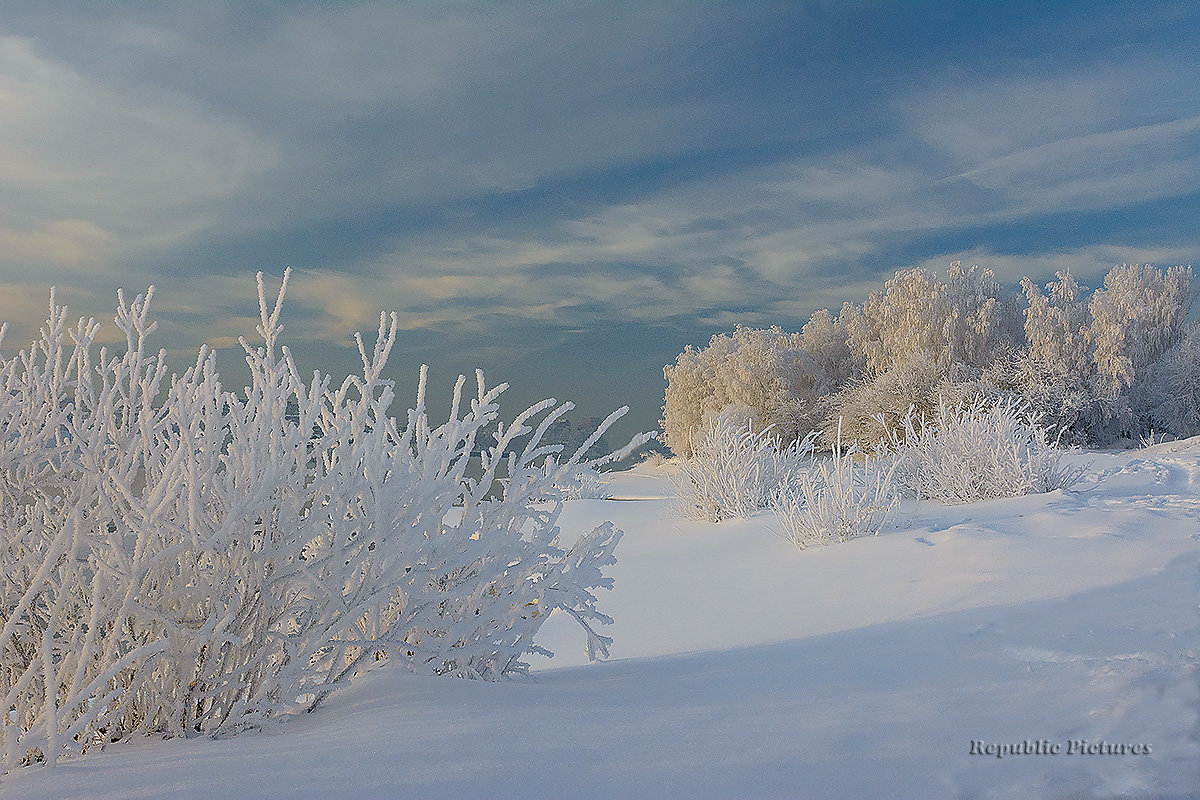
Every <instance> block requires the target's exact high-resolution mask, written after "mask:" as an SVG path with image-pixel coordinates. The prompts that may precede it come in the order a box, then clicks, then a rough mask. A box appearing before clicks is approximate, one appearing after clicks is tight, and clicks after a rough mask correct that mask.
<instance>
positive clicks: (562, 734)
mask: <svg viewBox="0 0 1200 800" xmlns="http://www.w3.org/2000/svg"><path fill="white" fill-rule="evenodd" d="M1072 457H1073V458H1075V459H1077V460H1078V461H1080V462H1084V463H1087V464H1088V471H1087V475H1086V477H1085V478H1084V480H1083V481H1081V482H1080V483H1079V484H1077V485H1076V486H1075V487H1073V488H1072V489H1071V490H1070V491H1068V492H1054V493H1051V494H1047V495H1037V496H1030V497H1024V498H1016V499H1008V500H996V501H990V502H985V503H977V504H973V505H970V506H960V507H954V508H950V507H944V506H940V505H937V504H933V503H929V502H923V503H921V504H919V505H916V504H908V505H906V506H905V508H904V513H903V514H902V515H901V519H900V526H899V527H898V528H896V529H891V530H887V531H885V532H884V533H883V534H881V535H880V536H878V537H874V538H866V539H858V540H853V541H850V542H847V543H845V544H840V545H835V546H832V547H827V548H816V549H808V550H804V551H800V550H797V549H795V548H794V547H793V546H792V545H790V544H788V543H787V542H786V541H784V540H783V539H782V538H781V537H779V536H778V535H776V534H775V533H774V532H773V531H772V525H773V523H774V520H773V516H772V514H771V512H769V511H763V512H760V513H759V514H758V515H757V516H755V517H754V518H753V519H750V520H734V521H727V522H723V523H721V524H719V525H712V524H708V523H699V522H690V521H683V520H680V519H678V518H676V517H673V516H672V515H671V511H670V501H669V499H667V497H668V495H669V493H670V492H669V489H668V487H667V475H668V473H669V471H670V469H671V467H670V465H667V466H664V467H658V468H654V467H649V466H642V467H639V468H636V469H634V470H632V471H630V472H625V473H620V474H616V475H614V476H612V477H611V483H612V486H611V487H610V489H611V493H612V494H613V495H614V496H615V497H618V498H625V499H620V500H607V501H601V500H581V501H574V502H572V503H570V504H569V506H568V509H567V511H566V512H565V513H564V517H563V525H564V528H566V529H568V530H571V529H573V528H579V529H582V528H583V527H584V526H585V525H586V526H588V527H590V526H591V525H594V524H595V522H596V521H599V520H601V519H611V520H613V521H614V522H615V523H616V524H617V525H618V526H619V527H620V528H622V529H623V530H624V531H625V537H624V539H623V540H622V541H621V543H620V545H619V546H618V548H617V557H618V563H617V565H616V566H615V567H613V568H612V574H613V576H614V577H615V579H616V587H615V589H614V591H613V592H612V593H611V594H605V595H604V596H602V598H601V599H602V601H603V605H602V608H603V609H604V610H605V611H606V612H608V613H609V614H611V615H612V616H614V617H615V618H616V622H615V624H614V625H612V626H611V627H610V628H609V629H608V630H606V631H604V632H605V633H606V634H608V635H611V636H613V637H614V639H615V644H614V646H613V658H612V660H610V661H609V662H607V663H601V664H586V663H585V659H584V657H583V652H582V650H583V637H582V633H581V632H580V631H579V630H578V629H577V628H575V627H574V624H573V622H571V621H570V620H569V619H559V618H551V619H550V620H549V621H548V622H547V623H546V625H545V627H544V628H543V630H542V633H541V635H540V640H539V641H541V642H542V643H543V644H544V645H546V646H548V647H550V648H551V649H553V650H555V651H556V652H557V653H558V655H557V656H556V657H555V658H554V659H550V660H545V659H543V660H539V662H538V663H537V664H536V667H537V669H538V671H537V672H536V674H535V679H534V680H533V681H529V682H522V683H515V682H514V683H500V684H494V683H493V684H488V683H480V682H469V681H457V680H448V679H436V678H419V677H413V676H410V675H406V674H397V673H392V672H386V671H379V672H376V673H373V674H371V675H368V676H366V677H365V678H363V679H361V680H360V681H358V682H357V683H356V684H355V685H354V686H352V687H351V688H349V689H348V690H345V691H344V692H342V693H340V694H337V695H334V696H333V697H332V698H331V699H330V701H329V702H328V703H327V704H326V705H324V706H322V707H321V708H320V709H319V710H318V711H317V712H315V713H313V714H311V715H307V716H305V717H303V718H301V719H297V720H294V721H292V722H290V723H288V724H287V725H286V726H284V727H283V729H282V731H281V732H279V733H261V734H253V735H243V736H240V737H236V738H233V739H226V740H220V741H213V740H208V739H200V740H190V741H182V740H173V741H138V742H132V743H129V744H125V745H121V746H116V747H110V748H109V749H108V750H107V751H106V752H104V753H94V754H89V755H87V756H85V757H82V758H77V759H73V760H68V761H65V762H62V763H60V765H59V766H57V767H56V768H54V769H45V768H34V769H28V770H24V771H18V772H16V773H15V774H13V775H10V776H8V777H7V778H5V779H3V780H2V781H0V796H2V797H4V798H6V800H7V798H14V800H15V798H22V800H25V799H26V798H27V799H28V800H37V798H74V797H88V798H95V799H96V800H103V799H105V798H114V799H115V798H150V797H178V798H205V800H212V799H214V798H255V797H264V798H265V797H271V798H293V797H300V798H331V797H347V798H352V797H375V798H393V797H420V798H436V797H447V798H482V797H488V798H502V797H513V798H539V797H605V798H655V797H678V798H704V797H712V798H734V797H781V798H842V797H844V798H883V797H899V798H963V797H1109V796H1131V797H1197V796H1200V744H1198V741H1197V738H1198V737H1200V724H1198V719H1200V607H1198V602H1200V570H1198V565H1200V440H1189V441H1188V442H1186V443H1172V444H1164V445H1158V446H1155V447H1152V448H1150V449H1148V450H1142V451H1135V452H1130V453H1125V454H1096V453H1090V454H1078V455H1076V456H1072ZM635 498H640V499H635ZM1084 740H1086V744H1084V745H1082V749H1084V751H1085V752H1084V753H1082V754H1081V753H1075V752H1068V751H1069V750H1077V749H1080V745H1079V744H1078V743H1079V742H1081V741H1084ZM973 743H974V744H973ZM1100 743H1103V746H1104V747H1103V748H1102V749H1111V747H1112V746H1113V745H1124V746H1126V748H1127V749H1129V748H1131V747H1132V746H1137V747H1136V749H1137V751H1138V754H1131V753H1128V752H1127V753H1126V754H1124V755H1120V754H1111V753H1091V754H1089V753H1088V752H1086V751H1087V750H1088V749H1092V750H1095V749H1096V746H1097V745H1099V744H1100ZM1017 744H1020V745H1021V747H1022V748H1028V749H1032V750H1036V751H1039V752H1038V753H1035V754H1013V755H1008V756H1006V757H1003V758H999V757H997V756H996V755H994V754H993V755H988V754H982V755H973V754H972V753H971V750H972V747H975V748H976V749H987V750H989V751H992V752H994V746H997V745H1009V746H1011V745H1017ZM1143 748H1148V750H1149V752H1148V753H1144V752H1141V751H1142V750H1143ZM1053 749H1057V750H1058V751H1059V752H1058V753H1056V754H1055V753H1042V752H1041V751H1045V750H1053Z"/></svg>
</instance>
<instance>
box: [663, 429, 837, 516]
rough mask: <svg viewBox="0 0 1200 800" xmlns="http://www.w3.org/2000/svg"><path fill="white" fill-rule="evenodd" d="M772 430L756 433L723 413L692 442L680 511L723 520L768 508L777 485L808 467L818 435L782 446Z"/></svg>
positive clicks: (679, 485) (683, 467)
mask: <svg viewBox="0 0 1200 800" xmlns="http://www.w3.org/2000/svg"><path fill="white" fill-rule="evenodd" d="M772 433H773V431H771V429H769V428H768V429H767V430H763V431H757V432H756V431H755V430H754V426H753V424H752V423H749V422H747V421H745V420H744V418H741V417H739V415H737V414H721V415H718V416H716V417H714V418H712V419H710V421H709V423H708V428H707V430H706V432H705V433H704V435H703V436H699V437H695V438H694V440H693V441H692V446H691V455H690V456H688V457H687V458H685V459H683V460H682V462H681V464H680V469H679V473H678V474H677V475H676V476H675V478H674V479H673V482H674V494H675V504H676V513H678V514H680V515H681V516H684V517H687V518H689V519H702V520H707V521H709V522H720V521H721V520H724V519H730V518H733V517H749V516H750V515H752V514H753V513H754V512H755V511H757V510H758V509H760V508H764V507H766V505H767V504H768V502H769V500H770V496H771V491H772V489H773V487H775V486H776V485H777V484H780V483H790V482H792V481H793V480H794V479H795V476H796V474H797V473H798V472H799V471H800V470H801V469H802V468H803V460H804V457H805V456H806V455H807V454H808V453H809V452H810V451H811V448H812V441H813V437H812V436H809V437H806V438H804V439H802V440H800V441H798V442H793V443H792V444H790V445H788V446H785V447H781V446H780V443H779V440H778V438H776V437H774V436H773V435H772Z"/></svg>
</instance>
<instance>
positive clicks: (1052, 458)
mask: <svg viewBox="0 0 1200 800" xmlns="http://www.w3.org/2000/svg"><path fill="white" fill-rule="evenodd" d="M887 444H888V445H889V447H888V448H887V449H890V450H891V455H890V458H891V459H892V463H893V466H894V469H895V476H894V477H895V479H896V482H897V484H898V485H899V486H901V487H902V488H903V489H904V490H906V491H907V492H908V493H910V494H911V495H912V496H915V497H919V498H929V499H933V500H940V501H941V502H943V503H947V504H951V505H956V504H961V503H971V502H974V501H976V500H989V499H992V498H997V497H1016V496H1019V495H1024V494H1033V493H1039V492H1049V491H1053V490H1055V489H1062V488H1065V487H1067V486H1070V485H1071V484H1072V483H1074V482H1075V481H1076V480H1078V478H1079V475H1080V473H1079V472H1078V471H1077V470H1074V469H1071V468H1067V467H1064V466H1062V464H1061V459H1062V454H1063V451H1062V449H1061V448H1059V447H1058V446H1057V445H1058V442H1057V440H1051V439H1050V438H1049V437H1048V436H1047V433H1046V429H1045V428H1044V427H1043V426H1042V425H1041V424H1040V419H1039V418H1038V416H1037V414H1036V413H1035V412H1033V411H1032V410H1031V409H1030V408H1029V407H1028V406H1027V405H1024V404H1023V403H1021V402H1020V401H1018V400H1016V399H1013V398H1008V399H1003V400H999V401H996V400H988V399H986V398H983V397H980V398H977V399H976V400H975V402H973V403H971V405H969V406H967V407H965V408H964V407H954V406H949V405H946V404H944V403H943V404H940V405H939V406H938V408H937V411H936V412H935V414H934V415H933V416H932V417H930V418H925V419H921V418H920V417H919V416H918V412H917V410H916V409H915V408H914V409H913V410H912V411H911V412H910V413H909V414H908V415H907V417H906V418H905V420H904V424H903V435H898V434H893V436H892V439H891V441H890V442H889V443H887Z"/></svg>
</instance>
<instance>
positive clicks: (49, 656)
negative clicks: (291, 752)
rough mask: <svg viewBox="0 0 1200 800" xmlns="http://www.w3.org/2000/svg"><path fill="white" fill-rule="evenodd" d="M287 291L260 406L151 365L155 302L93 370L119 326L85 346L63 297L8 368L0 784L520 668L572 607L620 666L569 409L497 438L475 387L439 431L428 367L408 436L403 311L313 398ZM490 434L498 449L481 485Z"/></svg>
mask: <svg viewBox="0 0 1200 800" xmlns="http://www.w3.org/2000/svg"><path fill="white" fill-rule="evenodd" d="M286 285H287V275H286V273H285V276H284V285H283V287H282V288H281V289H280V291H279V296H278V298H277V299H276V300H275V302H274V304H273V306H272V305H270V304H268V302H267V298H266V295H265V293H264V291H263V286H262V276H261V275H260V276H259V303H260V310H261V325H260V326H259V334H260V336H261V337H262V343H261V344H260V345H258V346H255V347H252V346H251V345H249V344H247V343H246V342H245V341H244V340H243V342H242V346H243V348H244V350H245V353H246V360H247V362H248V364H249V367H250V373H251V381H250V386H248V387H247V388H246V389H245V390H244V392H242V393H236V392H231V391H226V390H225V389H224V388H223V387H222V385H221V383H220V381H219V378H218V375H217V373H216V370H215V360H214V355H213V354H212V353H211V352H209V351H208V350H207V349H204V348H202V349H201V351H200V353H199V355H198V356H197V358H196V361H195V364H194V365H193V366H192V367H190V368H189V369H188V370H186V371H185V372H184V373H183V374H182V375H171V376H170V377H169V378H168V376H167V367H166V364H165V362H164V354H163V352H162V351H160V352H158V353H157V354H151V353H150V352H149V351H148V350H147V347H146V339H147V336H148V335H149V334H150V333H151V332H152V331H153V330H154V328H155V325H154V324H153V323H150V322H148V321H147V314H148V304H149V301H150V296H151V294H152V291H153V290H152V289H151V291H150V292H147V294H146V295H145V296H139V297H137V298H136V299H135V300H134V301H133V302H132V303H126V302H125V299H124V297H123V296H122V295H121V294H120V293H118V308H117V316H116V323H117V325H118V327H119V328H120V330H121V332H122V333H123V334H124V338H125V346H124V348H123V349H120V350H119V351H118V352H111V353H110V352H109V350H108V349H107V348H100V350H99V352H98V353H97V352H96V351H95V349H94V347H93V342H94V340H95V337H96V334H97V331H98V328H99V326H98V325H97V324H96V323H95V322H94V321H87V322H85V321H83V320H80V321H79V323H78V325H76V326H74V327H68V326H67V324H66V318H67V310H66V309H65V308H64V307H59V306H56V305H55V304H54V296H53V293H51V302H50V315H49V319H48V320H47V322H46V326H45V327H44V328H43V329H42V332H41V338H40V340H39V341H36V342H34V344H33V345H32V346H31V347H30V348H29V349H28V350H25V351H22V352H21V353H20V354H19V355H18V356H17V357H16V358H0V385H2V387H3V390H2V391H0V504H2V507H3V509H4V513H3V515H2V516H0V698H2V701H0V715H2V716H0V770H2V769H8V768H11V767H12V766H14V765H16V764H18V763H21V762H22V761H28V760H34V759H38V758H44V759H45V760H47V761H49V762H51V763H53V762H54V761H55V760H56V759H57V758H58V757H59V756H60V755H61V754H64V753H72V752H79V751H83V750H87V749H88V748H91V747H94V746H102V745H104V744H105V743H107V742H112V741H118V740H122V739H126V738H128V737H131V736H134V735H137V734H142V733H155V734H161V735H168V736H169V735H184V736H193V735H199V734H211V735H217V734H227V733H233V732H236V731H238V730H241V729H244V728H246V727H251V726H258V725H262V724H264V723H267V722H269V721H271V720H273V719H278V718H281V717H282V716H284V715H287V714H289V713H293V712H296V711H301V710H304V709H310V708H312V707H313V706H315V705H316V704H318V703H320V702H321V701H322V699H323V698H324V697H325V696H327V695H328V694H329V693H330V692H331V691H333V690H335V689H336V688H338V687H340V686H342V685H344V684H345V683H346V682H347V681H348V680H349V679H350V678H352V677H354V676H355V675H357V674H359V673H361V672H362V671H364V670H365V669H367V668H369V667H371V666H372V665H374V664H377V663H380V662H383V661H386V662H390V663H391V664H393V665H396V666H399V667H402V668H404V669H408V670H412V671H414V672H420V673H427V674H440V675H454V676H464V677H479V678H486V679H497V678H500V677H502V676H508V675H514V674H519V673H522V672H524V671H525V670H526V669H527V663H526V662H525V660H524V658H525V656H526V655H528V654H530V653H534V652H540V648H538V647H537V646H535V645H534V644H533V637H534V634H535V633H536V631H537V629H538V627H539V626H540V624H541V623H542V622H543V621H544V620H545V619H546V617H547V616H549V614H550V612H551V611H552V610H555V609H559V610H562V611H564V612H565V613H567V614H569V615H571V616H573V617H574V618H575V619H576V620H577V621H578V622H579V623H580V624H581V625H582V626H583V628H584V630H585V631H586V635H587V647H588V651H589V653H590V654H591V655H593V656H594V655H597V654H604V653H605V651H606V645H607V640H606V639H605V638H603V637H601V636H599V635H598V634H596V633H595V632H594V630H593V629H592V624H593V622H594V621H597V620H599V621H604V620H605V619H606V618H605V617H604V616H603V615H602V614H601V613H600V612H599V611H598V610H597V608H596V598H595V596H594V595H593V590H594V589H595V588H597V587H602V586H608V585H610V584H611V580H610V579H609V578H606V577H605V576H604V574H603V570H604V568H605V567H607V566H608V565H610V564H611V563H613V548H614V547H615V545H616V544H617V541H618V539H619V537H620V532H619V531H617V530H615V529H614V528H613V527H612V526H611V525H608V524H605V525H602V526H600V527H597V528H596V529H594V530H592V531H590V532H587V533H585V534H584V535H583V536H581V537H579V538H578V539H576V540H573V541H572V540H569V539H566V538H565V534H563V532H561V531H560V529H559V527H558V524H557V521H558V518H559V514H560V511H561V507H562V502H561V500H562V494H561V492H560V490H558V489H556V488H555V484H556V483H558V484H561V483H562V482H563V481H564V480H565V479H566V478H567V477H568V476H569V475H571V474H573V472H574V471H575V470H576V468H577V467H578V465H579V464H580V463H581V461H582V459H583V457H584V454H583V451H582V450H581V451H580V452H578V453H576V454H575V455H574V456H572V457H570V458H565V459H564V460H563V463H562V464H561V465H559V466H558V467H557V469H555V470H551V471H550V472H549V473H547V471H545V470H543V468H542V467H543V462H544V460H545V459H546V457H547V456H550V455H553V454H554V452H556V448H554V447H545V446H542V444H541V436H542V434H543V433H544V432H545V430H546V428H547V427H548V426H549V425H550V424H552V423H553V421H554V420H555V419H557V418H558V417H559V416H561V415H562V414H564V413H566V411H568V410H569V409H570V404H564V405H556V403H555V401H553V400H548V401H545V402H543V403H540V404H538V405H536V406H534V407H532V408H530V409H528V410H527V411H525V412H524V413H522V414H520V415H519V416H517V418H516V419H515V420H513V422H512V423H511V424H509V425H507V426H505V425H497V424H496V420H497V419H498V418H499V405H498V402H497V401H498V398H499V396H500V394H501V393H502V392H503V391H504V389H505V386H504V385H501V386H498V387H495V388H492V389H488V388H486V386H485V384H484V380H483V376H482V373H477V376H476V378H477V381H476V382H477V391H476V392H475V393H474V394H473V396H469V397H467V396H464V394H463V386H464V380H463V378H461V377H460V378H459V382H458V385H457V386H456V388H455V393H454V399H453V403H452V407H451V410H450V413H449V416H448V418H447V421H446V422H445V423H444V424H441V425H438V426H434V425H433V424H432V423H431V422H430V420H429V418H428V416H427V414H426V410H425V406H424V392H425V371H424V369H422V373H421V384H420V386H421V388H420V389H419V391H418V394H417V400H416V404H415V406H414V408H412V409H411V410H409V412H408V415H407V419H406V421H405V422H403V423H400V422H397V420H396V419H395V418H394V417H392V416H389V414H388V411H389V407H390V405H391V403H392V401H393V393H392V386H391V383H390V382H389V381H387V380H384V379H383V378H382V377H381V374H382V370H383V368H384V365H385V363H386V361H387V358H388V354H389V351H390V350H391V348H392V346H393V344H394V342H395V338H396V318H395V316H394V315H393V316H392V317H391V320H390V322H389V321H388V320H387V318H385V317H384V316H382V315H381V318H380V326H379V331H378V337H377V339H376V341H375V344H374V346H373V347H368V346H366V345H364V343H363V341H362V339H361V337H359V339H358V343H359V350H360V354H361V356H362V364H363V367H362V373H361V374H360V375H354V376H350V377H349V378H347V379H346V380H344V381H343V382H342V383H341V384H340V385H339V384H333V383H331V380H330V377H329V376H327V375H321V374H319V373H317V374H314V375H313V377H312V379H311V380H310V381H307V382H305V381H304V380H302V379H301V378H300V376H299V374H298V372H297V369H296V367H295V364H294V362H293V360H292V357H291V354H290V353H289V351H288V349H287V348H286V347H282V346H280V344H279V341H278V337H279V332H280V330H281V326H280V325H279V313H280V306H281V303H282V299H283V294H284V289H285V288H286ZM464 406H466V407H464ZM620 413H622V412H617V413H616V414H614V415H613V416H612V417H610V419H609V420H608V422H607V423H606V425H604V426H602V428H604V427H607V425H608V424H611V422H612V421H613V420H614V419H615V417H617V416H619V415H620ZM542 414H545V415H546V416H545V417H544V418H543V419H542V420H541V422H537V421H536V420H537V418H538V416H539V415H542ZM485 428H487V429H488V430H495V441H494V442H493V443H492V444H491V445H490V446H485V447H483V448H482V457H481V462H482V463H477V465H476V470H475V472H474V473H473V474H476V475H479V476H480V477H468V474H469V473H468V471H467V465H468V462H469V461H470V460H471V459H472V454H473V453H474V452H478V451H479V450H480V446H481V445H483V444H484V443H483V442H481V441H480V442H478V443H477V437H478V436H479V435H480V432H481V431H482V430H483V429H485ZM644 438H645V437H637V438H635V440H634V442H631V444H637V443H639V442H640V441H641V440H644ZM589 444H590V443H589ZM617 455H620V454H614V456H610V457H605V458H602V459H598V460H595V461H592V462H590V463H591V465H592V466H593V467H595V466H599V465H600V464H601V463H604V462H605V461H606V460H608V459H609V458H612V457H615V456H617ZM496 486H499V487H500V490H498V491H494V487H496Z"/></svg>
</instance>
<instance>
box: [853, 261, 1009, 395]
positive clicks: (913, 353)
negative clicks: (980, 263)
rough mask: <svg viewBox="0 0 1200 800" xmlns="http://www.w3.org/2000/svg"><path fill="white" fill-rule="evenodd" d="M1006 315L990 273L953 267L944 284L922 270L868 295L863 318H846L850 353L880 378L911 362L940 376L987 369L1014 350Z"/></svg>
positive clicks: (904, 272) (860, 315) (904, 274)
mask: <svg viewBox="0 0 1200 800" xmlns="http://www.w3.org/2000/svg"><path fill="white" fill-rule="evenodd" d="M1010 309H1011V306H1010V304H1008V303H1007V302H1005V301H1004V299H1003V295H1002V292H1001V287H1000V284H998V283H997V282H996V281H995V280H994V276H993V275H992V272H991V271H990V270H986V269H981V268H979V267H977V266H973V267H971V268H970V269H969V270H964V269H963V268H962V265H961V264H960V263H959V262H955V263H953V264H951V265H950V268H949V270H947V273H946V280H945V281H944V282H943V281H939V280H938V279H937V277H936V276H935V275H934V274H933V273H931V272H929V271H928V270H926V269H921V268H914V269H907V270H901V271H899V272H897V273H896V275H895V277H893V278H892V279H891V280H890V281H888V282H887V284H886V285H885V286H884V290H883V292H873V293H872V294H871V296H870V297H869V298H868V299H867V302H866V303H864V304H863V307H862V309H861V313H857V314H855V313H853V312H851V313H850V314H845V315H844V316H847V317H848V319H847V323H846V325H847V331H848V339H849V346H850V348H851V350H853V351H854V352H856V353H858V354H860V356H861V358H862V359H863V361H864V363H865V365H866V369H867V372H868V374H872V375H880V374H882V373H884V372H887V371H888V370H890V369H892V368H894V367H895V366H896V365H897V364H899V363H901V362H903V361H906V360H909V359H921V360H924V361H928V362H930V363H932V364H933V365H934V366H935V367H936V368H937V369H939V370H943V371H945V370H948V369H949V368H950V367H951V365H954V364H965V365H968V366H971V367H975V368H979V367H983V366H985V365H986V364H988V363H989V362H990V361H991V359H992V358H993V357H994V354H995V353H996V352H997V350H999V349H1001V348H1005V347H1011V346H1012V345H1013V344H1014V342H1013V339H1012V333H1011V328H1012V325H1011V324H1010V323H1009V320H1008V319H1007V315H1010V314H1011V311H1010Z"/></svg>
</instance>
